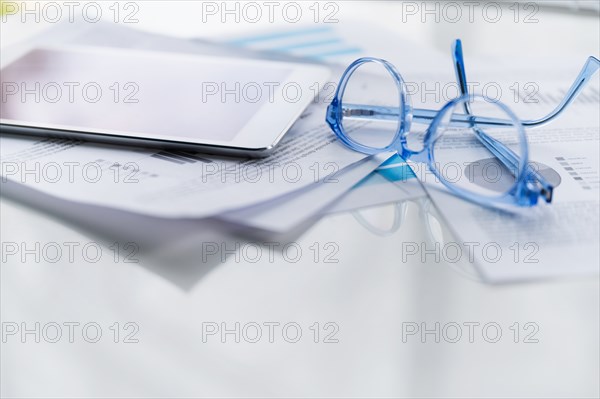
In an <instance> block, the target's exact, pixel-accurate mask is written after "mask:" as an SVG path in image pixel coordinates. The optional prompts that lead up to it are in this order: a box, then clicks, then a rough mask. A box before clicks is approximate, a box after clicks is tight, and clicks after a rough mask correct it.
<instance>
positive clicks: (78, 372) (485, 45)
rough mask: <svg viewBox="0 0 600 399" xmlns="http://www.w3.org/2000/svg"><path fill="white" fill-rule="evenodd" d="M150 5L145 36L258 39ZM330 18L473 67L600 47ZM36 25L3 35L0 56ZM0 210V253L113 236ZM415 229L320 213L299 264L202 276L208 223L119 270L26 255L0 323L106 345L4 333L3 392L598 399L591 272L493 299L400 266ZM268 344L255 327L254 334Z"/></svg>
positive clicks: (550, 16)
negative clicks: (466, 58) (59, 329)
mask: <svg viewBox="0 0 600 399" xmlns="http://www.w3.org/2000/svg"><path fill="white" fill-rule="evenodd" d="M164 3H166V2H161V3H159V2H152V5H149V6H147V8H144V7H142V10H145V11H144V12H145V14H144V15H143V17H144V18H141V20H142V23H141V27H142V28H144V29H151V30H155V31H161V32H168V33H171V34H178V35H182V36H188V35H206V36H211V35H215V34H220V33H221V32H225V31H226V32H230V33H232V32H234V31H237V30H240V29H248V28H253V29H254V28H257V27H254V26H250V27H248V26H237V25H235V26H225V27H223V26H220V25H219V24H213V25H210V26H208V25H207V26H199V25H198V23H197V21H195V20H194V18H193V13H191V12H188V11H184V10H186V8H185V7H192V5H190V4H191V3H192V2H177V4H175V3H176V2H169V4H171V5H170V6H169V7H165V5H164ZM157 4H158V5H157ZM340 6H341V10H342V11H341V12H343V14H342V15H343V16H345V15H351V16H353V17H356V16H362V17H363V18H365V19H368V20H377V21H378V23H380V24H381V25H382V26H386V27H387V28H390V29H395V30H397V31H398V32H399V33H406V34H407V35H406V36H407V37H408V38H409V39H410V40H413V41H415V42H418V43H420V44H422V45H427V46H433V47H435V48H440V49H441V48H445V47H447V43H448V40H450V39H449V38H454V37H469V38H470V42H471V43H470V47H469V51H470V52H471V53H472V54H473V55H474V56H475V55H479V56H482V57H485V56H487V55H489V54H490V52H491V51H506V52H508V51H514V53H515V54H517V55H518V56H526V55H532V53H534V54H539V56H544V55H552V54H555V53H557V52H561V53H564V54H565V56H569V55H571V56H573V57H579V58H582V57H581V56H582V55H587V54H588V53H589V54H594V53H596V54H597V52H598V48H599V34H598V32H599V30H598V29H599V27H598V25H599V20H598V17H597V16H592V17H581V16H574V15H567V16H561V15H559V14H556V13H554V12H547V11H545V10H540V13H539V14H538V15H539V18H540V22H539V23H538V24H536V25H535V26H523V25H519V24H507V25H506V26H490V24H470V23H462V24H443V23H440V24H435V23H434V24H431V23H429V24H422V23H419V22H409V23H406V24H400V23H398V21H397V20H396V19H395V18H394V13H395V12H397V11H398V8H399V5H398V4H395V5H394V4H388V3H385V4H383V3H371V4H365V2H349V3H340ZM161 7H162V9H161ZM178 7H180V8H178ZM358 28H359V27H357V29H358ZM39 29H41V28H40V27H36V26H32V25H30V24H25V25H22V24H19V23H16V24H15V23H6V24H3V25H2V37H3V38H2V41H3V45H5V44H8V43H10V42H15V41H17V40H18V39H19V38H23V37H25V36H26V35H29V34H32V33H33V32H35V31H36V30H39ZM257 29H258V28H257ZM7 33H8V35H7ZM7 36H8V38H7ZM532 44H535V50H531V48H530V47H531V45H532ZM515 58H518V57H515ZM582 59H583V58H582ZM396 210H397V207H396V206H394V205H393V204H389V205H384V206H379V207H376V208H373V209H370V210H368V211H365V212H364V216H365V218H367V219H368V220H369V221H371V222H372V223H373V224H375V225H377V226H386V225H387V226H389V225H391V220H393V215H394V212H395V211H396ZM0 211H1V230H0V232H1V236H2V238H1V240H2V242H3V243H6V242H14V243H25V245H28V246H34V245H35V243H40V244H41V245H42V246H43V245H45V244H47V243H49V242H55V243H67V242H74V243H79V244H80V245H85V244H86V243H89V242H93V243H95V242H100V243H102V245H105V244H106V243H109V244H110V237H107V236H102V237H100V236H101V234H100V235H99V234H98V231H97V230H96V229H94V227H93V226H91V227H90V226H89V225H85V224H81V225H80V224H78V223H76V221H73V220H71V219H70V218H69V217H68V216H65V214H67V215H68V210H63V211H62V212H52V211H48V210H42V209H39V208H37V207H33V206H29V205H26V204H22V203H18V202H17V201H15V200H14V199H11V198H7V197H6V196H4V195H3V196H2V197H1V199H0ZM125 223H126V222H125ZM424 223H426V220H425V219H424V218H423V216H422V214H421V213H420V212H419V205H418V204H417V203H410V204H408V207H407V214H406V217H405V219H404V221H403V223H402V225H401V226H400V227H399V228H398V229H397V231H395V232H394V233H392V234H390V235H388V236H385V237H384V236H379V235H376V234H374V233H373V232H371V231H369V230H368V229H366V228H365V227H364V226H363V225H362V224H361V223H359V221H358V219H357V218H356V215H354V214H352V213H348V214H338V215H334V216H330V217H327V218H324V219H322V220H320V221H319V222H317V223H316V224H315V225H314V226H312V227H311V228H310V229H309V230H308V231H307V232H306V233H305V234H303V235H302V236H301V237H300V238H298V239H296V240H295V242H296V245H297V246H299V247H300V248H301V249H302V251H303V252H302V256H301V257H300V259H299V261H298V262H296V263H292V262H290V261H286V260H285V259H284V258H283V257H282V256H281V255H279V254H276V255H274V258H273V259H269V257H268V256H266V255H264V254H263V256H262V257H261V258H260V260H259V261H258V262H256V263H252V262H250V261H249V260H250V259H248V258H249V257H250V255H248V256H243V255H242V256H239V259H236V256H235V255H232V256H230V257H229V258H228V259H227V260H226V261H225V262H220V261H219V260H218V259H216V261H214V262H206V263H203V262H202V256H201V255H200V251H201V243H202V242H207V241H214V242H219V243H222V242H224V241H225V240H226V239H228V238H227V236H224V235H223V234H222V233H221V232H220V231H218V229H217V228H215V227H214V226H213V225H207V226H199V227H198V228H196V229H194V230H192V231H190V232H189V234H187V235H186V236H185V237H184V239H182V240H181V242H180V244H181V245H179V246H177V247H167V248H161V249H159V250H152V249H146V250H144V251H142V252H141V253H139V254H138V255H137V256H136V257H137V258H138V259H139V260H140V262H139V263H124V262H123V261H122V260H118V261H115V259H114V258H113V256H112V254H113V252H111V249H109V248H108V247H107V246H103V247H102V248H103V256H102V257H101V259H100V261H98V262H97V263H92V262H87V261H85V260H84V259H83V258H82V257H81V253H80V252H76V256H75V260H74V261H73V262H69V261H64V260H63V261H61V262H57V263H55V264H52V263H48V262H46V261H44V260H41V261H40V262H36V261H35V260H34V259H33V258H32V257H30V258H28V260H27V261H26V262H25V263H22V262H19V261H15V260H14V258H10V260H8V261H7V262H4V260H3V263H2V268H1V269H0V270H1V278H0V284H1V297H0V299H1V307H0V310H1V319H2V323H3V327H4V326H6V323H17V324H19V325H21V323H25V325H26V326H28V327H32V326H34V323H36V322H39V323H40V324H41V326H46V325H49V323H58V324H63V323H65V322H79V323H81V325H83V324H85V323H98V325H99V326H100V327H101V328H102V333H103V335H102V338H101V339H100V341H99V342H98V343H95V344H94V343H88V342H86V341H85V340H84V339H83V338H82V336H81V331H80V330H77V329H76V330H75V337H74V342H73V343H70V342H68V340H66V338H65V337H63V339H62V340H61V341H60V342H58V343H54V344H53V343H50V342H48V341H47V340H45V339H44V337H42V339H41V342H40V343H35V342H34V339H33V336H27V337H26V338H27V339H26V342H25V343H23V342H21V339H20V337H19V336H17V337H14V336H11V337H7V339H6V342H3V343H2V344H1V352H2V354H1V360H0V362H1V363H0V366H1V374H0V382H1V392H0V393H1V395H2V397H28V398H31V397H206V396H210V397H215V396H217V397H239V396H243V397H267V396H278V397H279V396H293V397H306V396H319V397H324V396H335V397H348V396H361V397H362V396H369V397H373V396H385V397H391V396H393V397H397V396H399V397H440V396H441V397H509V396H519V397H598V395H599V393H600V390H599V389H600V388H599V382H598V375H599V373H600V366H599V360H600V358H599V350H600V347H599V342H598V337H599V314H600V311H599V300H600V298H599V293H600V286H599V280H598V277H589V278H577V279H569V278H566V279H563V280H560V281H544V282H537V283H524V284H511V285H502V286H491V285H485V284H482V283H480V282H478V281H477V277H476V275H475V274H474V272H473V270H471V269H469V268H468V267H465V268H463V269H460V270H458V269H457V268H456V267H451V265H449V264H446V263H444V262H440V263H436V262H435V261H432V260H431V259H428V261H427V262H421V261H420V260H419V259H418V258H414V257H413V258H410V259H408V261H407V262H403V261H402V259H401V256H400V246H401V243H402V242H406V241H423V240H426V239H427V235H426V229H424V227H423V226H424ZM148 228H156V229H161V225H160V224H159V223H156V224H151V225H150V226H148ZM165 234H166V233H165ZM135 238H136V237H135V234H133V235H132V236H131V241H135ZM167 238H168V237H165V239H167ZM229 239H230V238H229ZM258 242H260V240H258ZM121 243H122V244H123V241H121ZM315 243H316V245H317V246H319V247H320V248H322V249H323V248H324V246H325V245H326V244H327V243H333V245H334V246H335V247H336V248H338V249H339V251H337V253H336V254H335V255H334V257H333V258H334V259H337V260H338V262H337V263H326V262H325V261H324V255H325V252H327V251H325V252H320V253H319V259H318V262H315V259H314V256H315V253H314V251H313V250H311V248H314V246H313V245H314V244H315ZM115 322H118V323H120V329H121V335H120V336H119V339H118V341H119V342H118V343H115V342H114V340H113V338H114V337H113V332H112V331H111V330H110V329H109V327H110V326H111V325H113V324H114V323H115ZM127 322H130V323H135V325H136V326H138V327H139V331H138V332H137V334H136V336H135V338H137V339H138V340H139V342H137V343H124V342H122V341H123V340H124V335H123V333H124V331H123V326H124V324H125V323H127ZM212 322H215V323H218V324H220V323H222V322H224V323H227V326H228V327H229V328H233V326H234V324H235V323H236V322H239V323H240V324H241V326H244V325H247V323H258V324H260V325H263V326H264V324H263V323H265V322H276V323H280V326H279V327H277V328H276V329H275V335H274V342H272V343H271V342H269V341H268V339H267V337H266V336H264V335H263V337H262V339H261V340H260V342H258V343H249V342H246V341H245V340H244V338H243V337H242V339H241V342H240V343H236V342H234V338H233V336H232V335H230V336H226V337H225V338H226V342H225V343H223V342H221V339H220V336H219V335H215V336H209V337H206V338H207V339H206V340H205V341H206V342H203V334H202V331H203V323H212ZM315 322H318V323H320V328H321V335H320V336H319V341H320V342H318V343H315V342H313V341H314V340H313V338H314V337H313V332H312V331H311V330H310V326H311V325H313V324H314V323H315ZM327 322H330V323H335V325H336V326H338V327H339V331H338V332H337V334H336V335H335V338H337V340H338V341H339V342H337V343H324V342H322V341H323V339H324V334H323V327H324V324H325V323H327ZM469 322H476V323H480V327H481V326H483V325H484V324H486V323H497V324H498V325H499V326H500V327H501V329H502V337H501V339H500V340H499V341H498V342H497V343H489V342H487V341H486V340H485V339H484V337H483V336H482V332H481V330H480V329H478V328H476V330H475V335H474V339H473V342H469V340H468V337H467V336H466V335H465V334H467V332H468V330H467V328H466V327H465V326H464V324H463V323H469ZM515 322H518V323H520V327H521V335H520V337H519V339H518V341H519V342H518V343H515V342H514V340H513V338H514V337H513V331H512V330H511V329H510V327H511V326H512V325H513V324H514V323H515ZM286 323H298V325H300V326H301V328H302V338H301V339H300V341H299V342H297V343H289V342H286V340H285V339H284V338H283V336H282V333H281V330H280V328H281V326H282V325H284V324H286ZM403 323H418V324H419V325H420V324H421V323H427V324H426V325H427V326H428V327H430V328H431V327H432V326H434V325H435V323H440V325H441V326H444V325H447V323H458V324H459V325H462V326H463V329H462V332H463V337H462V338H461V340H460V341H459V342H458V343H449V342H446V341H445V340H444V337H441V340H440V342H439V343H437V342H435V338H434V337H433V335H428V336H426V338H427V339H426V340H425V342H422V340H421V338H420V337H419V336H418V335H416V336H410V337H408V338H407V339H405V341H406V342H403V339H402V331H403V325H404V326H406V325H407V324H403ZM525 323H535V325H536V326H537V327H538V328H539V331H538V332H537V333H536V335H535V338H537V340H538V341H539V342H537V343H525V342H523V341H524V330H523V325H524V324H525ZM204 325H205V326H206V325H207V324H204ZM66 331H67V330H66V328H65V329H63V333H65V332H66ZM248 331H249V330H248ZM267 331H268V329H267V328H266V327H263V334H266V333H267ZM448 331H450V330H448ZM289 335H291V336H293V334H292V333H290V334H289ZM491 335H493V334H491ZM292 338H293V337H292Z"/></svg>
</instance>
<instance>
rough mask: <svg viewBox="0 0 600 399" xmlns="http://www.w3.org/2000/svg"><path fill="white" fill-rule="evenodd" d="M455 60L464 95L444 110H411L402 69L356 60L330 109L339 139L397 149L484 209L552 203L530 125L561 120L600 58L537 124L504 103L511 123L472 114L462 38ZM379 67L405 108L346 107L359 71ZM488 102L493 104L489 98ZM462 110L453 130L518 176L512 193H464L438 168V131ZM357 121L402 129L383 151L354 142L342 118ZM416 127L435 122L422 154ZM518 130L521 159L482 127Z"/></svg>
mask: <svg viewBox="0 0 600 399" xmlns="http://www.w3.org/2000/svg"><path fill="white" fill-rule="evenodd" d="M452 56H453V61H454V69H455V72H456V79H457V81H458V86H459V88H460V93H461V96H460V97H459V98H456V99H454V100H452V101H450V102H448V103H447V104H446V105H444V106H443V107H442V108H441V109H440V110H439V111H438V110H430V109H418V108H415V109H413V108H412V107H411V106H410V101H409V99H408V96H407V92H406V86H405V83H404V80H403V79H402V76H401V75H400V74H399V73H398V71H397V70H396V68H395V67H394V66H393V65H392V64H390V63H389V62H387V61H385V60H382V59H379V58H372V57H365V58H360V59H358V60H356V61H354V62H353V63H352V64H350V66H348V68H347V69H346V71H345V72H344V74H343V75H342V78H341V79H340V83H339V85H338V87H337V90H336V92H335V96H334V98H333V101H332V102H331V104H330V105H329V107H328V108H327V116H326V121H327V123H328V124H329V126H330V127H331V129H332V130H333V132H334V133H335V134H336V136H337V137H338V138H339V139H340V140H341V141H342V142H343V143H344V144H346V145H347V146H348V147H350V148H351V149H353V150H355V151H359V152H362V153H365V154H376V153H380V152H389V151H396V152H397V153H398V154H399V155H400V156H401V157H402V158H404V159H405V160H409V159H410V160H411V161H413V162H421V163H425V164H427V166H428V167H429V169H430V170H431V171H432V173H434V174H435V175H436V177H437V178H439V179H440V181H441V182H442V183H443V184H444V185H445V186H446V187H447V188H448V189H449V190H450V191H452V192H453V193H454V194H457V195H459V196H461V197H463V198H465V199H468V200H471V201H475V202H478V203H481V204H484V205H492V204H493V203H504V204H514V205H519V206H533V205H536V204H537V202H538V199H539V197H542V198H543V199H544V200H545V201H546V202H551V201H552V190H553V187H552V185H551V184H550V183H548V182H547V181H546V179H544V178H543V176H541V175H540V174H539V173H537V172H536V171H535V170H534V169H533V168H531V167H529V166H528V146H527V140H526V136H525V131H524V127H535V126H540V125H543V124H545V123H548V122H550V121H551V120H553V119H554V118H556V117H557V116H558V115H559V114H560V113H561V112H562V111H563V110H564V109H565V108H566V107H567V106H569V105H570V104H571V103H572V102H573V101H574V100H575V98H576V97H577V95H578V94H579V93H580V92H581V90H582V89H583V87H584V86H585V85H586V84H587V83H588V82H589V80H590V79H591V78H592V76H593V75H594V74H595V73H596V72H597V71H598V69H599V68H600V60H598V59H597V58H595V57H589V58H588V59H587V61H586V63H585V65H584V66H583V68H582V70H581V72H580V73H579V75H578V76H577V78H576V79H575V82H574V83H573V85H572V86H571V88H570V89H569V91H568V92H567V94H566V95H565V97H564V98H563V100H562V101H561V102H560V104H559V105H558V106H557V107H556V108H555V109H554V110H553V111H552V112H550V113H549V114H548V115H546V116H544V117H543V118H540V119H535V120H519V119H518V118H517V117H516V115H515V114H514V113H513V112H512V111H511V110H510V109H509V108H508V107H507V106H506V105H504V104H502V103H499V102H498V103H497V104H498V106H499V107H500V108H501V109H502V110H503V111H504V112H505V113H506V115H508V116H509V118H510V120H506V119H496V118H485V117H478V116H476V115H472V113H471V110H470V107H469V102H470V100H472V99H473V98H474V97H477V96H473V95H471V94H469V93H468V90H467V77H466V72H465V66H464V60H463V52H462V44H461V41H460V40H456V41H455V42H454V44H453V46H452ZM369 62H373V63H378V64H381V65H382V66H383V67H385V68H386V69H387V71H388V72H389V73H390V75H391V76H392V77H393V78H394V80H395V83H396V86H397V88H398V92H399V95H400V104H401V107H383V106H371V105H359V104H346V103H343V102H342V98H343V96H344V92H345V90H346V85H347V84H348V81H349V80H350V78H351V77H352V74H353V73H354V72H355V71H356V69H357V68H358V67H360V66H361V65H363V64H365V63H369ZM486 100H487V101H490V102H491V101H492V100H489V99H486ZM456 107H462V109H464V114H456V113H455V114H453V116H452V119H451V120H450V126H453V127H461V126H462V127H470V128H471V129H472V130H473V131H474V133H475V136H476V137H477V138H478V139H479V141H480V142H481V143H482V144H483V145H484V146H485V147H486V148H487V149H488V150H489V151H490V152H491V153H493V154H494V155H495V156H496V157H497V158H498V160H499V161H500V162H502V164H504V166H506V167H507V168H508V169H509V170H510V171H512V173H514V174H515V180H516V181H515V184H514V186H513V188H512V189H511V190H510V191H509V192H508V193H506V194H503V195H500V196H497V197H488V196H481V195H478V194H475V193H473V192H471V191H467V190H464V189H462V188H460V187H457V186H456V185H453V184H451V183H449V182H447V181H446V180H445V179H444V178H443V177H442V176H441V174H440V173H439V172H438V171H437V168H436V167H435V164H434V159H433V158H434V157H433V144H434V143H435V140H436V139H437V138H438V136H436V134H435V132H436V131H437V130H438V129H437V128H438V127H439V124H440V123H441V121H442V120H443V119H444V117H445V116H446V115H447V113H448V112H452V111H453V110H454V109H455V108H456ZM344 116H346V117H352V118H360V119H362V120H390V121H397V122H399V123H398V129H397V132H396V135H395V137H394V139H393V140H392V141H391V143H390V144H389V145H388V146H386V147H382V148H373V147H368V146H365V145H363V144H361V143H358V142H356V141H354V140H352V139H351V138H350V137H348V135H346V134H345V132H344V129H343V127H342V124H341V121H342V118H343V117H344ZM412 123H422V124H429V127H428V128H427V131H426V133H425V137H424V146H423V149H422V150H419V151H412V150H411V149H409V148H408V146H407V135H408V134H409V132H410V126H411V124H412ZM507 126H512V127H515V128H516V129H518V134H519V136H520V138H521V149H520V154H521V156H518V155H516V154H515V153H514V152H513V151H512V150H510V149H509V148H508V147H506V146H504V145H503V144H501V143H500V142H498V141H496V140H494V139H493V138H492V137H490V136H489V135H487V134H486V133H485V132H484V131H483V130H481V129H480V128H479V127H486V128H493V127H507Z"/></svg>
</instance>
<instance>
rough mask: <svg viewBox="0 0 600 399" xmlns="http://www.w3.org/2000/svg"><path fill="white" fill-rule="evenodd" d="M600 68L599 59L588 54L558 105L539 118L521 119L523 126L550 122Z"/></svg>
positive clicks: (569, 103)
mask: <svg viewBox="0 0 600 399" xmlns="http://www.w3.org/2000/svg"><path fill="white" fill-rule="evenodd" d="M598 69H600V60H599V59H598V58H596V57H593V56H590V57H588V59H587V61H586V62H585V65H584V66H583V68H582V69H581V72H579V75H578V76H577V78H576V79H575V82H573V85H571V88H570V89H569V91H568V92H567V94H566V95H565V97H564V98H563V100H562V101H561V102H560V104H558V106H557V107H556V108H555V109H554V110H553V111H552V112H550V113H549V114H548V115H546V116H544V117H543V118H540V119H535V120H524V121H521V123H522V124H523V126H525V127H534V126H540V125H542V124H544V123H547V122H550V121H551V120H553V119H554V118H556V117H557V116H558V115H559V114H560V113H561V112H562V111H564V109H565V108H567V107H568V106H569V105H571V103H572V102H573V101H574V100H575V98H577V96H578V95H579V93H580V92H581V90H583V88H584V87H585V86H586V85H587V83H588V82H589V81H590V80H591V79H592V77H593V76H594V74H595V73H596V72H597V71H598Z"/></svg>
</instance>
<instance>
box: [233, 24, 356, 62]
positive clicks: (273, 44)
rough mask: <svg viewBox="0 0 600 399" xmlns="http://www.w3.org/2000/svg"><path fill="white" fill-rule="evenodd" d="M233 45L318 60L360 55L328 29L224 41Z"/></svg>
mask: <svg viewBox="0 0 600 399" xmlns="http://www.w3.org/2000/svg"><path fill="white" fill-rule="evenodd" d="M227 43H228V44H232V45H235V46H241V47H247V48H254V49H260V50H263V51H273V52H278V53H285V54H291V55H295V56H300V57H305V58H311V59H315V60H320V61H331V60H332V59H335V58H340V57H341V56H347V55H357V54H360V53H362V49H361V48H359V47H357V46H354V45H352V44H349V43H347V42H346V41H345V40H344V39H342V38H341V37H339V36H338V34H337V32H336V31H335V30H334V29H333V28H332V27H329V26H325V27H317V28H303V29H295V30H285V31H278V32H270V33H267V34H260V35H256V36H248V37H243V38H239V39H235V40H231V41H229V42H227Z"/></svg>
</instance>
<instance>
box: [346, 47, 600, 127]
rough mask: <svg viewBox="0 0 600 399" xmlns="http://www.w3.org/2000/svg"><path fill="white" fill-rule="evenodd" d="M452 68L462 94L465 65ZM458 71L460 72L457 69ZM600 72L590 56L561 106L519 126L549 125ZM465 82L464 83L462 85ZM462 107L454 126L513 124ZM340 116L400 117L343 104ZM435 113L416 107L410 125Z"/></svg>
mask: <svg viewBox="0 0 600 399" xmlns="http://www.w3.org/2000/svg"><path fill="white" fill-rule="evenodd" d="M454 55H455V56H456V50H455V51H454ZM455 68H457V71H456V74H457V80H458V84H459V87H460V89H461V92H463V90H467V84H466V77H465V72H464V63H462V62H459V61H458V60H455ZM459 68H460V69H459ZM598 69H600V60H598V59H597V58H596V57H592V56H590V57H589V58H588V59H587V61H586V63H585V65H584V66H583V68H582V69H581V72H579V75H578V76H577V79H575V82H573V85H572V86H571V88H570V89H569V91H568V92H567V94H566V95H565V97H564V98H563V100H562V101H561V102H560V104H559V105H558V106H557V107H556V108H555V109H554V110H553V111H552V112H550V113H549V114H548V115H546V116H544V117H543V118H540V119H535V120H523V121H521V123H522V124H523V126H525V127H534V126H540V125H542V124H545V123H548V122H550V121H551V120H553V119H554V118H556V117H557V116H558V115H559V114H560V113H561V112H562V111H563V110H564V109H565V108H566V107H568V106H569V105H570V104H571V103H572V102H573V101H574V100H575V98H576V97H577V95H578V94H579V93H580V92H581V90H582V89H583V88H584V87H585V85H586V84H587V83H588V82H589V81H590V80H591V78H592V77H593V76H594V74H595V73H596V72H597V71H598ZM463 82H464V83H463ZM467 92H468V91H465V93H467ZM464 104H465V112H466V113H467V115H461V114H454V115H453V117H452V121H451V125H452V126H455V127H469V126H471V124H472V123H473V122H475V123H477V124H479V125H482V126H488V127H493V126H498V127H502V126H510V125H511V124H512V122H508V121H506V120H503V119H496V118H483V117H473V116H470V115H468V114H469V112H470V109H469V106H468V104H467V103H464ZM342 113H343V115H344V116H345V117H348V118H357V119H367V120H389V121H397V120H398V117H399V116H400V115H399V114H400V113H399V110H398V108H397V107H384V106H371V105H358V104H342ZM437 114H438V111H437V110H430V109H422V108H415V109H414V110H413V112H412V122H413V123H424V124H429V123H431V121H432V120H433V119H434V118H435V116H436V115H437Z"/></svg>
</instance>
